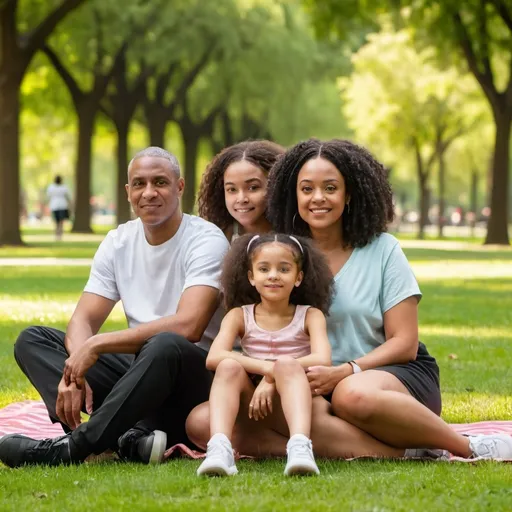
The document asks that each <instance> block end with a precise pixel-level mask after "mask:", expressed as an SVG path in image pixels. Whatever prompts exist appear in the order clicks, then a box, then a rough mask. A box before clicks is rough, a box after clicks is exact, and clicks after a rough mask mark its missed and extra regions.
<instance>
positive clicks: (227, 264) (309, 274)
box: [221, 233, 333, 314]
mask: <svg viewBox="0 0 512 512" xmlns="http://www.w3.org/2000/svg"><path fill="white" fill-rule="evenodd" d="M295 238H296V239H297V240H298V241H299V243H300V247H302V251H301V249H300V247H299V245H298V244H297V241H295V240H293V239H292V238H291V237H290V236H289V235H283V234H276V233H266V234H262V235H253V234H251V233H249V234H246V235H243V236H241V237H240V238H237V239H236V240H235V241H234V242H233V244H232V245H231V249H230V250H229V252H228V254H227V255H226V257H225V258H224V264H223V269H222V276H221V289H222V290H223V294H224V306H225V308H226V309H227V310H230V309H232V308H235V307H239V306H244V305H247V304H256V303H258V302H261V297H260V295H259V293H258V291H257V290H256V288H255V287H254V286H252V285H251V283H250V282H249V277H248V272H249V270H252V259H253V257H254V256H255V255H256V254H257V253H258V251H259V250H260V249H261V247H262V246H264V245H266V244H270V243H273V242H278V243H280V244H283V245H285V246H286V247H288V248H289V249H290V250H291V251H292V254H293V257H294V260H295V262H296V263H297V265H298V267H299V270H302V271H303V272H304V278H303V279H302V282H301V284H300V286H298V287H297V288H294V289H293V291H292V293H291V295H290V303H292V304H295V305H297V304H303V305H307V306H313V307H315V308H318V309H320V310H321V311H323V312H324V314H327V313H328V311H329V306H330V305H331V300H332V295H333V277H332V273H331V271H330V269H329V265H328V263H327V260H326V258H325V256H324V255H323V254H322V253H321V252H320V250H319V249H317V247H316V246H315V244H314V242H313V241H312V240H311V239H308V238H303V237H295ZM251 241H252V242H251ZM249 244H250V245H249ZM247 249H249V250H247Z"/></svg>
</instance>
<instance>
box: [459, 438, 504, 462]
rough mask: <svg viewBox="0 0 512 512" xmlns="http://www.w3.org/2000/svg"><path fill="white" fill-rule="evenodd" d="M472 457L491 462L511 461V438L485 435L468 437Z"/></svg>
mask: <svg viewBox="0 0 512 512" xmlns="http://www.w3.org/2000/svg"><path fill="white" fill-rule="evenodd" d="M469 447H470V448H471V451H472V452H473V457H475V458H477V457H480V458H483V459H493V460H512V436H507V435H505V434H487V435H480V436H470V437H469Z"/></svg>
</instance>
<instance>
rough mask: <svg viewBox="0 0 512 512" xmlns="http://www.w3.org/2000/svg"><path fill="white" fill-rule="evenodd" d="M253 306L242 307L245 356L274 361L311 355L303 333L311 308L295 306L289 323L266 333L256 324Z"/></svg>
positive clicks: (309, 344) (242, 342) (307, 339)
mask: <svg viewBox="0 0 512 512" xmlns="http://www.w3.org/2000/svg"><path fill="white" fill-rule="evenodd" d="M254 306H255V304H249V305H248V306H242V309H243V312H244V320H245V334H244V336H243V338H242V340H241V346H242V352H243V353H244V354H245V355H247V356H249V357H254V358H255V359H270V360H275V359H277V358H278V357H281V356H290V357H293V358H298V357H303V356H307V355H308V354H311V343H310V340H309V336H308V335H307V334H306V333H305V332H304V322H305V319H306V313H307V310H308V309H309V308H310V307H311V306H300V305H299V306H296V308H295V314H294V315H293V319H292V321H291V323H289V324H288V325H287V326H286V327H283V328H282V329H279V330H278V331H266V330H265V329H262V328H261V327H259V326H258V324H256V320H255V319H254Z"/></svg>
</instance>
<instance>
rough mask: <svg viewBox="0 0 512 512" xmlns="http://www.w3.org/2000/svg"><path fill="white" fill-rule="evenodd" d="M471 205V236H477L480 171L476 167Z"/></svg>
mask: <svg viewBox="0 0 512 512" xmlns="http://www.w3.org/2000/svg"><path fill="white" fill-rule="evenodd" d="M470 198H471V199H470V202H471V204H470V206H469V209H470V211H471V221H470V224H469V225H470V227H471V238H474V236H475V226H476V220H477V218H478V173H477V171H476V170H475V169H473V170H472V171H471V190H470Z"/></svg>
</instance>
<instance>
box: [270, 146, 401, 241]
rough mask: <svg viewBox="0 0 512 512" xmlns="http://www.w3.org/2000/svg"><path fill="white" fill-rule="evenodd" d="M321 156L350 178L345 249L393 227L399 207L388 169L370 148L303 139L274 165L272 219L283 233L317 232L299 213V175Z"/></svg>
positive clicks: (271, 188)
mask: <svg viewBox="0 0 512 512" xmlns="http://www.w3.org/2000/svg"><path fill="white" fill-rule="evenodd" d="M317 157H321V158H325V159H326V160H328V161H329V162H331V163H332V164H333V165H334V166H335V167H336V168H337V169H338V170H339V171H340V173H341V175H342V176H343V179H344V180H345V187H346V193H347V195H349V196H350V207H349V208H345V210H344V211H343V217H342V222H341V230H342V239H343V245H344V246H345V247H364V246H365V245H367V244H368V243H369V242H371V241H372V239H373V238H374V237H375V236H377V235H380V234H381V233H383V232H385V231H387V225H388V224H389V223H390V222H391V221H392V220H393V217H394V207H393V197H392V192H391V186H390V184H389V182H388V177H387V171H386V169H385V168H384V166H383V165H382V164H381V163H379V162H378V161H377V160H376V159H375V158H374V157H373V156H372V155H371V154H370V153H369V151H367V150H366V149H365V148H363V147H361V146H358V145H356V144H354V143H352V142H350V141H348V140H340V139H333V140H330V141H327V142H322V141H320V140H318V139H309V140H307V141H304V142H299V143H298V144H296V145H295V146H293V147H292V148H291V149H289V150H288V151H287V152H286V153H285V154H284V155H282V156H281V157H280V158H279V160H278V162H277V163H276V165H274V167H273V168H272V171H271V173H270V176H269V190H268V193H267V204H268V207H267V211H268V218H269V220H270V222H271V223H272V226H273V228H274V229H275V230H276V231H278V232H282V233H290V234H297V235H303V236H311V233H310V230H309V226H308V225H307V224H306V222H304V220H302V218H301V217H300V215H298V207H297V177H298V174H299V172H300V170H301V169H302V167H303V166H304V164H305V163H306V162H308V161H309V160H311V159H314V158H317Z"/></svg>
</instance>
